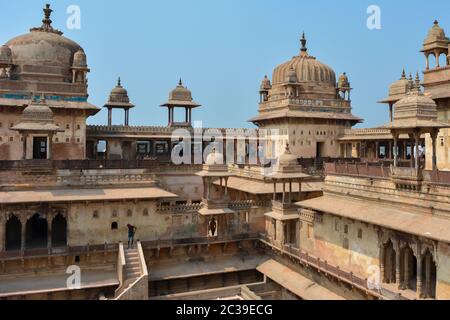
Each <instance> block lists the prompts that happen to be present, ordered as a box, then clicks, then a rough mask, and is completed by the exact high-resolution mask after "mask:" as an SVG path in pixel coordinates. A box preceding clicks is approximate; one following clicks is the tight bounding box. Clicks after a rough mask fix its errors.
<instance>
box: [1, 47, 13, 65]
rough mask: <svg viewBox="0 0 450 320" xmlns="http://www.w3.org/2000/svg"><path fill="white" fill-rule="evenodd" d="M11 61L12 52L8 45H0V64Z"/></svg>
mask: <svg viewBox="0 0 450 320" xmlns="http://www.w3.org/2000/svg"><path fill="white" fill-rule="evenodd" d="M11 63H12V52H11V49H10V48H9V47H8V46H5V45H4V46H1V47H0V64H11Z"/></svg>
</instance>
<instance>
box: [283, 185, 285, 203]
mask: <svg viewBox="0 0 450 320" xmlns="http://www.w3.org/2000/svg"><path fill="white" fill-rule="evenodd" d="M283 203H286V183H285V182H284V181H283Z"/></svg>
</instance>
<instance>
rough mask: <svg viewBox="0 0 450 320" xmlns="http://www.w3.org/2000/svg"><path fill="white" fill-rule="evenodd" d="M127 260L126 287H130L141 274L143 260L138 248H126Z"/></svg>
mask: <svg viewBox="0 0 450 320" xmlns="http://www.w3.org/2000/svg"><path fill="white" fill-rule="evenodd" d="M125 261H126V267H125V274H126V281H125V286H124V287H128V286H129V285H130V284H132V283H133V282H135V281H136V280H137V278H139V277H140V276H141V262H140V260H139V252H138V250H137V249H126V250H125Z"/></svg>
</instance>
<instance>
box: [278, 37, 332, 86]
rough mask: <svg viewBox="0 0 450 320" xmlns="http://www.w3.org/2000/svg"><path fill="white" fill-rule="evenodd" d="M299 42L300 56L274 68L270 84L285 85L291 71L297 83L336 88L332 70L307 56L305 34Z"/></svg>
mask: <svg viewBox="0 0 450 320" xmlns="http://www.w3.org/2000/svg"><path fill="white" fill-rule="evenodd" d="M300 41H301V44H302V48H301V51H300V54H299V55H298V56H295V57H293V58H292V60H290V61H288V62H285V63H283V64H281V65H279V66H278V67H276V68H275V70H274V71H273V77H272V84H273V85H274V86H275V85H280V84H283V83H285V82H286V81H287V79H288V78H290V77H289V75H290V72H291V69H293V70H294V71H295V75H296V77H297V82H299V83H302V82H303V83H308V82H311V83H314V84H319V83H320V84H321V85H323V84H328V85H329V86H332V87H333V88H334V87H335V86H336V74H335V73H334V71H333V69H331V68H330V67H329V66H327V65H326V64H324V63H322V62H320V61H317V60H316V58H315V57H313V56H310V55H309V54H308V51H307V48H306V39H305V34H303V36H302V39H301V40H300Z"/></svg>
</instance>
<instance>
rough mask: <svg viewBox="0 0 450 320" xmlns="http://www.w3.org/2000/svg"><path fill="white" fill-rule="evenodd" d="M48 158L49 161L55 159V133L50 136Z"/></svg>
mask: <svg viewBox="0 0 450 320" xmlns="http://www.w3.org/2000/svg"><path fill="white" fill-rule="evenodd" d="M47 149H48V150H47V157H48V159H49V160H51V159H53V133H50V134H49V135H48V145H47Z"/></svg>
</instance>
